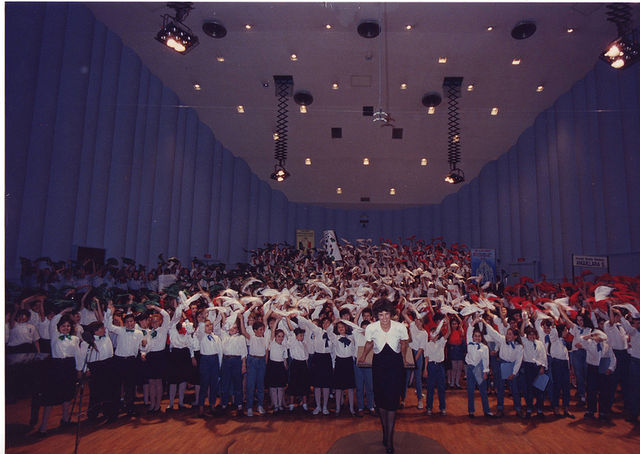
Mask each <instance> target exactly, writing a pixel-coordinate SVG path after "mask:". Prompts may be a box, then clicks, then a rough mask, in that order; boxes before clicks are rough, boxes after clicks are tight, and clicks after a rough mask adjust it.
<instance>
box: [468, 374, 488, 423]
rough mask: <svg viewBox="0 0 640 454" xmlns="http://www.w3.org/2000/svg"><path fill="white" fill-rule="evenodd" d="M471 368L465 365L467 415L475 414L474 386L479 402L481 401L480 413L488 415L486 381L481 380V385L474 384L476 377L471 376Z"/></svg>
mask: <svg viewBox="0 0 640 454" xmlns="http://www.w3.org/2000/svg"><path fill="white" fill-rule="evenodd" d="M473 369H474V367H473V366H469V365H468V364H467V401H468V409H469V413H471V414H472V413H475V411H476V403H475V399H474V395H473V393H474V392H475V389H476V386H477V387H478V390H479V391H480V400H481V401H482V411H484V413H485V414H486V413H489V398H488V397H487V380H482V383H478V382H476V377H475V375H473Z"/></svg>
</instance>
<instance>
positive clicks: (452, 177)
mask: <svg viewBox="0 0 640 454" xmlns="http://www.w3.org/2000/svg"><path fill="white" fill-rule="evenodd" d="M444 181H446V182H447V183H450V184H459V183H463V182H464V172H463V171H462V169H458V168H456V167H453V168H452V169H451V171H450V172H449V173H448V174H447V176H446V177H444Z"/></svg>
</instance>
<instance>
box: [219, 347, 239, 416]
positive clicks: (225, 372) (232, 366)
mask: <svg viewBox="0 0 640 454" xmlns="http://www.w3.org/2000/svg"><path fill="white" fill-rule="evenodd" d="M232 393H233V403H234V404H235V405H236V406H242V358H240V357H235V358H229V357H223V358H222V405H223V406H225V407H226V406H227V405H228V403H229V397H230V396H231V394H232Z"/></svg>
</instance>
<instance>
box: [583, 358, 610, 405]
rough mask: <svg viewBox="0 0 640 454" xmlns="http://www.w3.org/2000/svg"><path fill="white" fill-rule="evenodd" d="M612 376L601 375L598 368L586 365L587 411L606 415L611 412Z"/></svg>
mask: <svg viewBox="0 0 640 454" xmlns="http://www.w3.org/2000/svg"><path fill="white" fill-rule="evenodd" d="M613 386H614V385H613V374H611V375H607V374H601V373H599V372H598V366H592V365H591V364H588V365H587V411H589V412H590V413H596V412H597V411H600V414H605V415H606V414H607V413H609V412H610V410H611V398H610V395H611V393H612V391H613Z"/></svg>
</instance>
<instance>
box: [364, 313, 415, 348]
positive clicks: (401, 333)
mask: <svg viewBox="0 0 640 454" xmlns="http://www.w3.org/2000/svg"><path fill="white" fill-rule="evenodd" d="M364 337H365V340H366V341H367V342H369V341H373V353H376V354H377V353H380V352H381V351H382V350H383V349H384V346H385V345H388V346H389V347H391V349H392V350H393V351H394V352H396V353H400V352H401V348H400V341H403V340H408V339H409V333H408V331H407V327H406V326H405V325H404V324H402V323H399V322H396V321H394V320H391V326H390V327H389V331H387V332H385V331H383V330H382V327H381V326H380V322H379V321H377V322H373V323H371V324H369V325H367V328H366V330H365V332H364Z"/></svg>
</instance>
